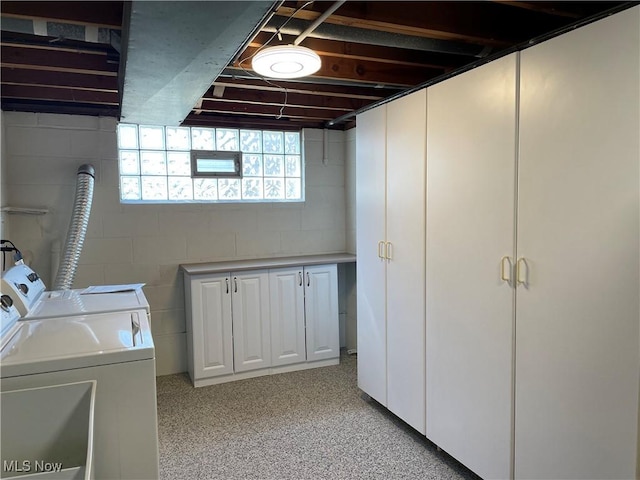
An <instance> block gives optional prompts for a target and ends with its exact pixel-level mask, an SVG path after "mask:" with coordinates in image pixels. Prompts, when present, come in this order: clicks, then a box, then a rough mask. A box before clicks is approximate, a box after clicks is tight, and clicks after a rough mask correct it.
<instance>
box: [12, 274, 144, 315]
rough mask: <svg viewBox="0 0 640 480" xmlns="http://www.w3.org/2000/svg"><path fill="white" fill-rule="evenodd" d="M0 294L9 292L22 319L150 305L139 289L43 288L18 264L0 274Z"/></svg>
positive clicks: (102, 311) (114, 310) (82, 313)
mask: <svg viewBox="0 0 640 480" xmlns="http://www.w3.org/2000/svg"><path fill="white" fill-rule="evenodd" d="M1 285H2V293H3V294H5V295H9V296H10V297H11V298H12V300H13V303H14V305H15V306H16V308H17V309H18V311H19V312H20V315H21V316H22V318H23V319H25V320H27V319H40V318H57V317H68V316H70V315H88V314H93V313H105V312H118V311H129V310H137V309H143V310H145V311H146V313H147V320H149V319H150V313H151V310H150V307H149V302H148V301H147V298H146V296H145V294H144V292H143V291H142V288H141V287H140V286H138V287H137V288H130V289H128V290H126V291H122V292H114V293H95V294H85V293H83V292H84V291H85V289H72V290H52V291H47V290H46V287H45V284H44V282H43V281H42V279H41V278H40V276H39V275H38V274H37V273H36V272H34V271H33V270H32V269H31V268H30V267H29V266H27V265H25V264H22V263H19V264H17V265H15V266H13V267H11V268H10V269H8V270H7V271H6V272H4V273H3V275H2V280H1Z"/></svg>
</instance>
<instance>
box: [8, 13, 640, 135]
mask: <svg viewBox="0 0 640 480" xmlns="http://www.w3.org/2000/svg"><path fill="white" fill-rule="evenodd" d="M186 3H187V2H133V4H131V3H128V4H126V5H127V6H126V8H125V3H123V2H117V1H106V2H56V1H44V2H40V1H30V2H11V1H3V2H2V3H0V9H1V11H2V58H1V64H2V75H1V81H2V85H1V89H2V90H1V101H2V109H3V110H5V111H9V110H16V111H36V112H54V113H72V114H88V115H109V116H118V117H120V116H121V115H122V116H123V117H124V120H125V121H136V122H140V123H159V122H157V121H156V119H155V117H154V116H153V114H155V113H156V112H159V111H162V110H163V109H165V110H166V112H165V113H169V112H170V113H171V118H172V120H171V122H175V121H180V120H181V119H182V118H184V122H183V123H184V124H188V125H211V126H236V127H257V128H280V129H297V128H300V127H316V128H323V127H330V128H339V129H344V128H349V127H351V126H353V124H354V118H355V116H354V113H355V112H357V111H359V110H360V109H363V108H366V107H367V106H370V105H372V104H376V103H378V102H381V101H384V99H388V98H393V97H394V96H397V95H400V94H402V93H403V92H406V91H410V90H411V89H413V88H416V87H418V86H424V85H428V84H430V83H433V82H437V81H440V80H442V79H444V78H447V77H448V76H451V75H454V74H456V73H458V72H460V71H463V70H464V69H468V68H472V67H473V66H475V65H478V64H480V63H482V62H486V61H489V60H491V59H492V58H496V57H497V56H500V55H502V54H505V53H508V52H510V51H515V50H518V49H522V48H525V47H526V46H527V45H530V44H533V43H537V42H539V41H541V40H543V39H545V38H548V37H549V36H553V35H555V34H557V33H561V32H563V31H566V30H567V29H570V28H573V27H575V26H579V25H582V24H584V23H588V22H590V21H593V20H596V19H598V18H601V17H602V16H603V15H607V14H610V13H615V12H616V11H620V10H622V9H625V8H629V7H631V6H633V5H636V4H638V3H639V2H542V1H536V2H526V1H524V2H512V1H483V2H457V1H456V2H419V1H413V2H396V1H374V2H355V1H347V2H344V3H342V4H341V5H339V6H337V9H336V10H335V11H334V12H332V13H331V14H330V15H329V16H328V17H327V18H326V19H324V20H323V21H322V23H320V25H319V26H317V27H316V28H315V29H314V30H313V31H312V32H311V33H310V34H309V35H308V36H307V37H306V38H305V39H304V40H303V41H302V43H301V45H303V46H305V47H308V48H312V49H313V50H315V51H316V52H317V53H318V54H319V55H320V57H321V58H322V62H323V65H322V68H321V69H320V71H318V72H317V73H316V74H314V75H311V76H309V77H305V78H302V79H298V80H295V81H294V80H289V81H279V80H278V81H275V80H272V81H268V80H264V79H261V78H259V77H257V76H256V75H255V74H254V73H253V72H252V71H251V62H250V59H249V57H250V56H251V55H252V54H253V53H255V52H256V50H257V49H259V48H261V47H262V46H263V45H265V43H266V42H269V45H277V44H288V43H293V41H294V40H295V38H296V37H297V36H298V35H300V34H301V33H302V32H303V31H304V30H306V29H307V28H308V27H309V26H310V25H312V23H313V22H314V21H315V20H317V19H318V18H319V17H320V16H321V15H323V13H324V12H326V11H327V10H328V9H330V8H331V7H332V6H333V7H335V2H277V3H275V4H274V3H272V2H269V1H265V2H262V1H254V2H233V1H231V2H220V1H214V2H203V1H201V2H188V3H195V4H197V6H199V10H200V12H201V15H199V16H198V15H196V16H192V17H191V18H189V17H188V15H187V14H186V13H185V15H184V17H182V18H178V15H179V11H180V6H182V7H184V6H186ZM137 4H141V10H139V12H140V14H141V16H140V19H142V18H143V16H142V12H143V10H144V17H145V21H147V20H148V19H149V18H153V19H156V17H160V18H161V19H162V21H163V22H165V24H164V25H163V26H160V27H159V28H158V29H157V30H154V29H153V28H148V29H146V31H144V30H142V29H141V30H140V31H139V32H136V28H137V27H136V16H135V9H136V5H137ZM146 4H148V5H146ZM242 4H247V5H246V6H249V5H252V7H255V10H253V11H252V12H251V13H250V14H248V15H247V17H245V16H244V15H243V14H240V13H238V14H237V17H236V15H234V13H233V12H234V10H233V9H234V8H241V7H242ZM131 6H133V12H134V15H133V16H132V17H131V18H132V19H133V23H132V24H131V26H132V27H133V28H131V38H132V39H135V41H134V42H133V43H131V40H128V39H127V38H126V37H127V32H126V27H127V17H126V12H127V9H128V8H129V7H131ZM271 9H272V10H273V11H271ZM196 10H198V9H197V8H196ZM169 12H178V13H175V16H174V14H170V13H169ZM216 12H217V16H218V17H220V18H223V16H224V15H226V16H225V18H226V19H227V21H225V22H222V21H221V22H220V23H215V22H217V21H218V20H217V19H216V20H213V21H212V20H211V18H210V17H211V16H213V17H216ZM223 12H226V13H223ZM260 12H262V13H260ZM272 13H273V14H272ZM192 15H193V14H192ZM172 17H173V18H174V20H173V21H171V18H172ZM233 17H236V18H233ZM249 17H251V18H249ZM262 19H264V23H262ZM207 20H208V21H207ZM212 22H214V23H212ZM236 22H238V23H236ZM227 24H228V25H229V26H230V28H229V29H228V30H227V31H222V30H221V28H222V27H221V25H227ZM123 25H124V26H125V30H124V31H123ZM232 25H233V26H232ZM257 25H260V27H261V28H260V29H259V31H258V30H256V31H255V32H253V33H255V36H254V35H253V33H252V30H253V28H254V27H256V26H257ZM278 31H279V32H280V36H281V38H282V40H280V39H279V38H278V37H277V35H276V32H278ZM169 32H172V33H173V35H172V34H171V33H169ZM172 44H175V45H172ZM172 46H179V47H180V48H185V50H184V53H183V54H182V55H181V54H179V53H178V54H176V53H175V52H174V53H168V52H169V50H167V49H168V48H171V47H172ZM126 47H129V50H128V54H129V56H128V58H126V59H125V57H124V55H122V56H121V52H122V53H124V54H127V48H126ZM211 49H213V52H214V53H213V54H212V53H211V51H210V50H211ZM163 52H165V53H163ZM187 52H188V53H187ZM236 53H237V55H236ZM132 56H133V57H135V56H138V60H135V64H136V66H135V67H134V66H133V65H134V64H133V63H131V62H133V61H134V58H133V57H132ZM140 58H141V59H143V60H144V61H146V62H147V67H148V68H149V70H148V73H150V72H151V73H153V72H159V73H153V74H152V75H151V76H149V75H147V76H148V77H149V78H151V80H153V81H151V80H149V81H142V80H141V79H143V78H144V75H143V73H144V72H141V71H138V72H137V74H134V73H132V72H134V71H135V70H136V69H138V70H145V68H146V67H141V66H140V65H144V63H140V64H139V63H138V61H139V59H140ZM207 62H211V63H207ZM125 67H126V68H125ZM152 67H154V68H155V67H160V68H156V69H155V70H154V68H152ZM156 76H159V78H156ZM160 77H162V78H160ZM119 84H120V85H124V88H121V87H119ZM134 85H135V88H134ZM198 91H199V93H198ZM121 96H122V97H123V102H122V103H121ZM136 98H137V101H138V104H136V103H135V102H134V101H133V100H134V99H136ZM130 101H131V102H133V103H129V102H130ZM136 105H137V106H136ZM178 105H182V107H180V108H178ZM184 105H186V107H185V106H184ZM145 109H147V110H145ZM136 110H137V111H138V112H139V113H140V114H139V116H137V117H136V116H135V115H136V113H135V112H136ZM145 111H147V112H150V113H143V112H145ZM141 112H142V113H141ZM166 118H169V116H166ZM162 123H170V122H169V121H168V120H167V121H163V122H162Z"/></svg>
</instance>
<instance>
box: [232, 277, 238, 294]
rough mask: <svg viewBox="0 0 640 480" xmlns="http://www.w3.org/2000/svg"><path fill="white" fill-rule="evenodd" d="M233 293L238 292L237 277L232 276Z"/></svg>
mask: <svg viewBox="0 0 640 480" xmlns="http://www.w3.org/2000/svg"><path fill="white" fill-rule="evenodd" d="M233 293H238V277H233Z"/></svg>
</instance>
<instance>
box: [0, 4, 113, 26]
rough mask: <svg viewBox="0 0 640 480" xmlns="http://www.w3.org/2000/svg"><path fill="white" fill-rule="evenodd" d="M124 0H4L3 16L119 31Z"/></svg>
mask: <svg viewBox="0 0 640 480" xmlns="http://www.w3.org/2000/svg"><path fill="white" fill-rule="evenodd" d="M123 7H124V2H107V1H100V2H77V1H76V2H73V1H71V2H69V1H67V2H58V1H56V2H51V1H28V2H26V1H18V2H16V1H4V0H3V1H2V2H1V3H0V11H1V12H2V15H3V16H6V17H14V18H25V19H39V20H47V21H54V22H62V23H72V24H76V25H92V26H97V27H103V28H111V29H114V30H120V29H121V28H122V12H123Z"/></svg>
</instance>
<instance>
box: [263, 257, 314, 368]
mask: <svg viewBox="0 0 640 480" xmlns="http://www.w3.org/2000/svg"><path fill="white" fill-rule="evenodd" d="M269 290H270V300H271V301H270V308H271V364H272V365H273V366H279V365H288V364H290V363H300V362H304V361H305V360H306V353H305V332H304V284H303V275H302V267H300V268H278V269H274V270H269Z"/></svg>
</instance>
